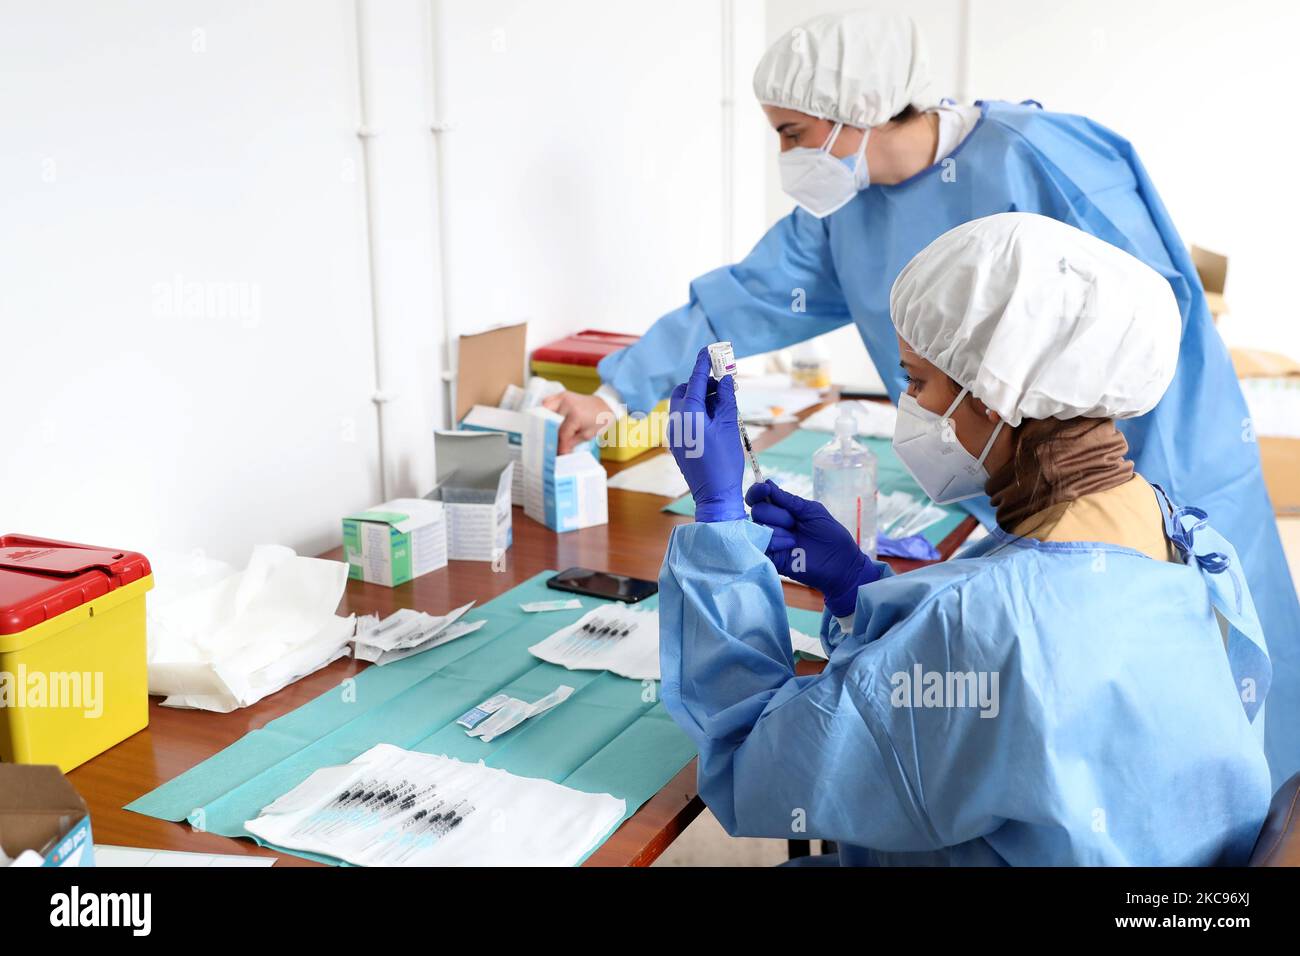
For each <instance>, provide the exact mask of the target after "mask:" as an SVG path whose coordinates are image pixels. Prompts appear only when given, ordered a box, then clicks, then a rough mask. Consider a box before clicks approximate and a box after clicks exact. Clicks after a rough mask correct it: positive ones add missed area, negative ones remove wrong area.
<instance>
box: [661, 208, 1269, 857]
mask: <svg viewBox="0 0 1300 956" xmlns="http://www.w3.org/2000/svg"><path fill="white" fill-rule="evenodd" d="M891 299H892V302H891V305H892V310H893V325H894V326H896V328H897V336H896V338H897V341H898V343H899V346H900V351H901V355H902V362H903V366H904V368H905V369H906V371H907V375H908V386H907V391H906V393H905V394H904V395H903V397H902V398H901V400H900V403H899V425H898V431H897V432H896V434H895V436H894V447H895V449H896V451H897V453H898V455H899V457H900V458H901V459H902V461H903V463H904V464H905V465H907V467H908V468H909V470H911V472H912V473H913V475H914V476H915V477H916V479H917V480H918V482H919V483H920V484H921V486H922V487H923V488H924V489H925V490H926V492H927V493H929V494H930V495H931V496H933V497H935V498H937V499H941V500H952V499H959V498H963V497H965V496H968V495H974V494H979V493H980V492H981V491H988V492H989V493H990V494H991V496H992V500H993V502H994V504H995V507H996V509H997V524H996V526H995V527H994V529H993V531H992V532H991V534H990V535H989V537H988V538H986V539H984V540H983V541H980V542H978V543H977V544H975V545H974V546H972V547H971V548H969V549H967V551H965V552H964V553H963V554H961V555H960V556H959V557H956V558H954V559H952V560H950V561H947V562H943V563H940V564H935V565H931V566H929V567H925V568H921V569H919V570H915V571H909V572H907V573H906V574H900V575H897V576H893V575H892V574H891V573H890V571H889V569H888V568H887V567H886V566H884V565H881V564H877V563H875V562H873V561H871V560H870V559H868V558H867V557H866V556H865V555H864V554H862V552H861V551H860V549H859V548H858V546H857V544H856V543H855V541H854V540H853V538H852V536H851V535H849V533H848V532H847V531H846V530H845V529H844V528H843V527H841V526H840V525H839V523H838V522H836V521H835V520H834V518H832V517H831V516H830V515H829V513H828V512H827V511H826V509H825V507H824V506H822V505H820V504H819V503H817V502H813V501H806V500H804V499H802V498H798V497H796V496H794V495H791V494H788V493H786V492H784V491H782V490H781V489H779V488H778V487H776V486H775V485H774V484H772V483H771V482H765V483H762V484H757V485H754V486H753V487H752V488H751V489H750V492H749V502H750V504H751V505H753V518H754V520H753V521H749V520H746V518H745V511H744V505H743V503H742V501H741V490H740V489H741V482H742V479H743V472H744V463H743V461H742V458H741V452H740V444H739V438H738V434H737V424H736V402H735V386H734V383H733V381H732V379H731V378H730V377H729V376H728V377H726V378H724V379H723V380H722V381H721V382H716V383H715V382H713V381H712V380H711V379H710V377H709V361H708V356H707V354H706V353H704V352H701V353H700V355H699V357H698V359H697V361H696V365H695V369H694V372H693V373H692V375H691V379H690V381H689V382H688V383H687V384H685V385H682V386H679V387H678V388H677V389H676V390H675V391H674V392H673V401H672V412H673V415H672V416H670V421H669V437H670V445H671V446H672V453H673V455H674V457H675V458H676V460H677V462H678V465H679V466H680V467H681V470H682V473H683V474H684V475H685V476H686V479H687V482H688V484H689V485H690V488H691V493H692V495H693V496H694V497H695V505H696V508H695V515H696V522H695V523H694V524H690V525H684V526H681V527H678V528H676V529H674V531H673V534H672V538H671V539H670V541H669V544H668V552H667V554H666V555H665V557H664V564H663V570H662V571H661V573H660V578H659V587H660V601H659V620H660V658H661V666H662V673H663V701H664V705H665V707H667V709H668V712H669V713H670V714H671V715H672V717H673V719H674V720H675V721H676V722H677V723H678V724H679V725H680V726H681V727H682V728H683V729H684V730H685V731H686V732H687V733H688V734H690V736H691V738H692V739H693V740H694V742H695V744H696V745H697V746H698V747H699V751H700V757H699V788H700V795H701V796H702V797H703V798H704V801H705V802H706V803H707V804H708V805H709V807H710V809H712V811H713V812H714V814H715V815H716V816H717V818H718V820H719V822H721V823H722V825H723V826H724V827H725V828H726V829H727V831H728V832H730V833H732V834H735V835H752V836H763V837H785V838H793V837H799V838H821V839H828V840H835V841H837V842H838V843H839V845H840V862H842V863H846V864H859V865H860V864H918V863H944V864H952V865H989V864H1012V865H1040V866H1043V865H1107V864H1117V865H1127V864H1141V865H1190V866H1208V865H1215V864H1224V865H1241V864H1244V863H1245V861H1246V860H1247V859H1248V857H1249V854H1250V851H1251V848H1252V846H1253V844H1254V842H1255V839H1256V836H1257V835H1258V833H1259V828H1260V825H1261V824H1262V822H1263V820H1264V816H1265V814H1266V812H1267V809H1268V804H1269V797H1270V793H1271V787H1270V783H1269V770H1268V765H1267V761H1266V760H1265V757H1264V752H1263V746H1262V741H1261V734H1260V733H1259V727H1258V724H1259V721H1260V720H1261V717H1260V710H1261V708H1262V706H1263V704H1264V698H1265V695H1267V694H1268V690H1269V681H1270V675H1271V667H1270V663H1269V657H1268V652H1267V649H1266V647H1265V644H1264V639H1263V636H1262V635H1261V631H1260V625H1259V620H1258V618H1257V616H1256V613H1255V608H1254V606H1253V604H1252V600H1251V590H1250V588H1249V586H1248V585H1247V584H1246V580H1245V577H1244V576H1243V574H1242V569H1241V565H1240V562H1239V559H1238V552H1237V551H1235V550H1234V549H1233V547H1232V545H1231V544H1230V543H1229V542H1228V541H1226V540H1225V539H1224V538H1222V537H1221V536H1220V535H1219V534H1217V533H1216V531H1215V530H1214V529H1213V527H1212V526H1211V525H1210V524H1209V523H1208V522H1207V521H1206V519H1205V513H1204V512H1203V511H1200V510H1198V509H1197V508H1195V507H1191V506H1190V505H1191V504H1192V503H1187V504H1188V506H1187V507H1179V505H1180V503H1179V502H1177V501H1176V500H1171V499H1170V498H1169V497H1167V496H1166V494H1165V492H1164V491H1163V490H1162V489H1160V488H1158V487H1155V486H1153V485H1152V484H1149V483H1148V482H1147V481H1146V480H1145V479H1144V478H1143V477H1142V475H1140V474H1137V473H1135V472H1134V470H1133V464H1132V462H1131V461H1129V460H1127V459H1126V457H1125V452H1126V445H1125V441H1124V437H1123V435H1122V434H1121V433H1120V432H1119V430H1118V429H1117V428H1116V427H1115V419H1131V418H1133V417H1135V416H1139V415H1143V414H1146V413H1148V412H1149V411H1150V410H1151V408H1152V407H1154V406H1155V405H1156V403H1157V402H1158V401H1159V400H1160V398H1161V396H1162V394H1164V393H1165V390H1166V388H1167V386H1168V385H1169V384H1170V382H1171V380H1173V379H1174V378H1175V374H1174V371H1175V366H1176V364H1177V361H1178V339H1179V331H1180V327H1181V321H1180V316H1179V310H1178V305H1177V303H1176V302H1175V300H1174V296H1173V293H1172V291H1171V290H1170V287H1169V283H1168V282H1167V281H1166V279H1165V277H1163V276H1161V275H1160V274H1159V273H1157V272H1156V271H1154V270H1152V269H1151V268H1149V267H1148V266H1146V265H1144V264H1142V263H1141V262H1139V261H1138V260H1137V259H1135V258H1133V257H1132V256H1130V255H1129V254H1128V253H1126V252H1123V251H1121V250H1119V249H1116V248H1115V247H1114V246H1111V245H1108V244H1107V243H1105V242H1102V241H1101V240H1099V239H1097V238H1095V237H1093V236H1089V235H1087V234H1085V233H1082V232H1080V231H1079V230H1077V229H1074V228H1072V227H1070V226H1066V225H1063V224H1062V223H1059V222H1056V221H1054V220H1051V219H1047V218H1045V217H1042V216H1037V215H1032V214H1027V213H1004V214H1002V215H998V216H991V217H988V218H985V219H980V220H976V221H974V222H970V223H967V224H965V225H962V226H958V227H957V228H956V229H953V230H951V231H950V232H947V233H945V234H944V235H942V236H941V237H939V239H937V240H936V241H935V242H934V243H932V244H931V245H930V246H929V247H927V248H926V249H925V250H924V251H923V252H922V253H921V254H920V255H918V256H917V257H916V258H915V259H914V260H913V261H912V262H911V263H910V264H909V265H908V266H907V267H906V268H905V269H904V270H903V272H902V274H901V275H900V276H899V278H898V281H897V282H896V283H895V284H894V287H893V293H892V297H891ZM687 415H693V416H698V420H697V421H696V422H694V423H692V424H695V425H696V426H697V427H691V428H686V427H682V425H681V422H682V421H683V419H682V416H687ZM700 420H702V425H701V424H700ZM1196 427H1197V425H1196V423H1195V422H1188V423H1187V424H1186V426H1185V428H1184V429H1183V430H1182V431H1181V432H1180V434H1179V436H1178V437H1180V438H1181V437H1183V435H1184V434H1191V433H1194V432H1195V430H1196ZM778 571H780V572H781V573H783V574H786V575H789V576H791V577H793V578H795V579H796V580H799V581H801V582H802V583H804V584H807V585H810V586H812V587H815V588H817V589H818V590H820V591H821V592H822V593H823V595H824V596H825V598H826V614H825V615H824V617H823V624H822V632H821V635H822V643H823V647H824V649H825V651H826V653H827V654H828V656H829V661H828V663H827V665H826V668H825V670H824V671H823V672H822V673H821V674H819V675H817V676H814V677H798V676H796V675H795V670H794V658H793V653H792V650H791V646H790V625H789V619H788V617H787V614H786V607H785V602H784V600H783V598H782V592H781V582H780V579H779V578H778V577H777V572H778Z"/></svg>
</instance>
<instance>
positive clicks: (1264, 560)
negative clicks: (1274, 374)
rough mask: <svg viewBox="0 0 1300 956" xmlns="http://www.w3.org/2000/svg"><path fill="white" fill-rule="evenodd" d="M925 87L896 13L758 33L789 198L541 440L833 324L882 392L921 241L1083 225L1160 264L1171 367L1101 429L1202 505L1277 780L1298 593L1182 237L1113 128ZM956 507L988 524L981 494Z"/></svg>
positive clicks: (1293, 691) (1291, 692)
mask: <svg viewBox="0 0 1300 956" xmlns="http://www.w3.org/2000/svg"><path fill="white" fill-rule="evenodd" d="M930 86H931V84H930V71H929V69H928V64H927V58H926V56H925V52H924V46H923V44H922V42H921V37H920V35H919V32H918V31H917V29H916V27H915V25H914V24H913V23H912V21H911V20H909V19H907V18H906V17H901V16H896V15H890V14H883V13H873V12H870V11H863V10H856V11H845V12H839V13H832V14H827V15H825V16H820V17H816V18H814V19H812V20H809V21H808V22H806V23H803V24H801V25H800V26H798V27H795V28H794V29H792V30H790V31H789V32H788V33H786V34H785V35H784V36H782V37H781V38H779V39H778V40H777V41H776V42H775V43H773V45H772V47H771V49H770V50H768V51H767V53H766V54H765V55H764V56H763V59H762V61H761V62H760V63H759V65H758V67H757V69H756V70H755V72H754V94H755V96H756V97H757V99H758V101H759V103H760V104H762V107H763V111H764V113H765V114H766V115H767V118H768V121H769V122H770V124H771V125H772V127H773V129H774V130H775V131H776V133H777V135H778V139H779V141H780V147H781V155H780V162H781V183H782V186H783V188H784V189H785V191H786V192H787V193H788V194H789V195H790V196H792V197H793V198H794V199H795V201H796V202H797V203H799V207H798V208H796V209H795V210H794V211H793V212H791V213H790V214H789V215H788V216H785V217H784V218H782V219H781V220H780V221H778V222H777V223H776V224H775V225H773V226H772V228H771V229H770V230H769V231H768V233H767V234H766V235H765V236H763V238H762V239H761V240H760V241H759V242H758V244H757V245H756V246H755V247H754V249H753V251H752V252H750V253H749V255H747V256H746V257H745V258H744V259H743V260H742V261H740V262H738V263H736V264H734V265H727V266H723V267H722V268H718V269H715V270H713V271H712V272H708V273H706V274H704V275H702V276H699V277H697V278H696V279H695V280H694V281H692V282H691V285H690V300H689V301H688V302H687V303H686V304H685V305H683V306H682V307H681V308H679V309H675V310H674V311H672V312H669V313H667V314H666V315H664V316H663V317H661V318H660V319H659V320H658V321H657V322H655V323H654V325H653V326H651V327H650V329H649V331H647V332H646V334H645V335H644V336H643V337H642V338H641V340H640V341H638V342H637V343H636V344H634V345H632V346H631V347H629V348H626V349H623V350H621V351H619V352H615V353H614V354H612V355H609V356H607V357H606V358H605V359H604V360H603V361H602V362H601V363H600V366H599V372H600V378H601V381H602V383H603V384H602V387H601V388H600V389H599V390H598V392H597V394H596V395H575V394H572V393H565V394H564V395H561V396H557V397H555V398H553V399H550V400H548V403H547V404H548V405H549V406H550V407H553V408H555V409H556V410H558V411H560V412H562V413H563V414H564V415H565V422H564V424H563V425H562V426H561V430H560V443H561V446H562V447H561V449H560V450H561V451H564V450H566V446H569V445H571V444H572V443H573V442H574V441H575V440H576V439H578V438H590V437H592V436H593V435H594V434H596V431H597V429H598V427H599V426H600V413H602V412H603V413H605V414H606V415H608V414H609V409H610V407H620V406H621V405H626V407H627V408H628V409H630V410H631V411H634V412H648V411H650V409H651V408H652V407H654V405H655V403H656V402H658V401H659V400H660V399H663V398H665V397H667V395H668V393H669V391H671V389H672V387H673V386H674V385H675V384H677V383H678V382H681V381H683V380H684V379H685V378H686V376H687V375H688V374H690V369H691V363H692V362H693V361H694V358H695V353H696V352H697V351H699V349H700V347H701V346H703V345H706V344H708V343H710V342H717V341H722V340H730V341H731V342H732V344H733V346H734V348H735V352H736V355H737V356H741V357H744V356H746V355H756V354H759V353H762V352H767V351H771V350H772V349H779V348H784V347H786V346H790V345H793V344H795V343H797V342H802V341H804V340H806V339H810V338H812V337H813V336H816V335H820V334H822V333H824V332H829V331H831V330H833V329H836V328H838V327H840V326H843V325H846V324H848V323H850V322H851V323H853V324H854V325H856V326H857V329H858V332H859V333H860V334H861V336H862V341H863V343H864V344H865V345H866V349H867V351H868V353H870V355H871V359H872V361H873V363H874V364H875V366H876V369H877V370H878V371H879V373H880V375H881V377H882V378H883V379H884V381H885V386H886V388H887V389H888V390H889V394H890V397H891V398H892V399H893V400H894V401H897V400H898V397H899V389H898V379H897V376H896V375H895V373H894V370H895V368H896V367H897V364H898V358H899V356H898V347H897V344H896V340H895V337H894V329H893V326H892V324H891V323H890V320H889V289H890V286H891V285H892V283H893V282H894V279H895V278H896V277H897V276H898V274H899V272H900V271H901V270H902V268H903V266H904V265H905V264H906V263H907V262H908V260H910V259H911V258H912V257H913V256H915V255H916V254H917V253H918V252H920V251H921V249H923V248H924V247H925V246H926V245H927V244H928V243H930V242H931V241H933V240H934V239H936V238H937V237H938V236H939V235H941V234H942V233H944V232H946V231H947V230H949V229H951V228H953V227H954V226H958V225H960V224H961V223H963V222H968V221H970V220H972V219H978V218H980V217H981V216H988V215H993V214H996V213H1000V212H1010V211H1019V212H1036V213H1041V214H1042V215H1045V216H1051V217H1052V218H1053V219H1059V220H1060V221H1062V222H1066V223H1069V224H1070V225H1072V226H1077V227H1079V228H1080V229H1082V230H1084V231H1085V232H1088V233H1091V234H1092V235H1094V236H1099V237H1100V238H1102V239H1105V240H1106V241H1107V242H1109V243H1111V244H1112V245H1115V246H1118V247H1119V248H1121V249H1123V250H1125V251H1126V252H1129V253H1131V254H1133V255H1134V256H1136V257H1137V258H1139V259H1141V260H1142V261H1143V262H1145V263H1146V264H1147V265H1149V266H1151V267H1152V268H1153V269H1155V270H1156V271H1157V272H1159V273H1160V274H1161V275H1162V276H1164V277H1165V280H1166V282H1168V283H1169V285H1170V287H1171V288H1172V290H1173V293H1174V296H1175V298H1176V299H1177V300H1178V308H1179V312H1180V313H1181V319H1182V332H1181V335H1182V342H1181V349H1180V352H1179V360H1178V367H1177V370H1176V372H1175V373H1174V378H1173V382H1172V383H1171V384H1170V387H1169V388H1168V389H1167V390H1166V392H1165V394H1164V397H1163V399H1162V400H1161V401H1160V403H1159V404H1158V405H1156V406H1155V407H1154V408H1152V409H1149V410H1147V412H1146V413H1145V414H1143V415H1140V416H1137V417H1134V418H1130V419H1127V420H1125V421H1124V422H1123V423H1122V424H1121V426H1120V430H1121V431H1122V432H1123V433H1124V436H1125V438H1126V439H1127V440H1128V443H1129V449H1130V453H1131V455H1132V457H1133V461H1134V463H1135V465H1136V467H1137V469H1138V470H1139V471H1141V472H1142V473H1143V474H1144V475H1146V477H1147V478H1148V479H1150V480H1152V481H1155V482H1158V483H1159V484H1160V485H1162V486H1163V487H1164V488H1165V489H1166V490H1167V491H1168V492H1169V493H1170V495H1171V496H1172V497H1173V498H1174V499H1175V500H1178V501H1191V502H1195V503H1196V504H1198V505H1199V506H1200V507H1202V508H1205V509H1206V510H1207V511H1209V512H1210V513H1211V514H1213V515H1214V516H1215V522H1216V526H1217V527H1218V528H1219V530H1220V531H1221V532H1222V533H1223V534H1224V535H1225V536H1227V537H1228V539H1229V540H1231V541H1232V543H1233V544H1234V545H1235V546H1236V547H1237V549H1238V551H1239V553H1240V555H1241V558H1242V561H1243V562H1244V564H1245V568H1246V577H1247V579H1248V580H1249V581H1250V583H1251V586H1252V587H1253V588H1254V591H1255V597H1256V600H1257V601H1258V602H1259V616H1260V620H1261V621H1263V623H1264V627H1265V630H1266V632H1267V633H1268V635H1269V641H1270V644H1271V645H1272V651H1273V658H1274V664H1275V666H1276V668H1277V680H1276V682H1275V686H1274V693H1273V696H1272V698H1271V700H1270V701H1269V704H1268V707H1267V714H1266V724H1267V727H1266V731H1267V741H1266V743H1267V748H1266V752H1267V753H1268V756H1269V760H1270V762H1271V764H1272V769H1273V774H1274V778H1273V779H1274V785H1275V786H1276V785H1279V784H1280V783H1281V782H1282V781H1283V780H1285V779H1286V778H1287V777H1289V776H1290V775H1291V774H1292V773H1294V772H1295V771H1297V770H1300V603H1297V600H1296V592H1295V586H1294V584H1293V583H1292V580H1291V574H1290V572H1289V570H1288V569H1287V563H1286V556H1285V554H1284V553H1283V550H1282V543H1281V539H1280V538H1279V536H1278V531H1277V522H1276V519H1275V517H1274V515H1273V508H1272V506H1271V505H1270V504H1269V499H1268V492H1267V490H1266V488H1265V486H1264V479H1263V472H1262V470H1261V468H1260V459H1259V447H1258V445H1257V443H1256V442H1255V439H1254V432H1253V430H1252V429H1251V427H1250V412H1249V411H1248V409H1247V407H1246V402H1245V399H1244V398H1243V397H1242V393H1241V388H1240V386H1239V385H1238V383H1237V377H1236V375H1235V373H1234V372H1233V368H1232V363H1231V361H1230V360H1229V358H1228V351H1227V349H1226V348H1225V347H1224V345H1223V342H1222V341H1221V340H1220V338H1219V335H1218V333H1217V332H1216V331H1215V329H1214V324H1213V321H1212V320H1211V317H1210V312H1209V309H1208V308H1207V306H1206V304H1205V296H1204V293H1203V292H1202V290H1201V284H1200V282H1199V280H1198V279H1197V277H1196V270H1195V268H1194V267H1193V265H1192V262H1191V258H1190V256H1189V255H1188V252H1187V248H1186V247H1185V245H1184V244H1183V241H1182V239H1181V238H1180V237H1179V235H1178V231H1177V230H1176V229H1175V228H1174V225H1173V222H1172V221H1171V220H1170V217H1169V214H1168V213H1167V212H1166V211H1165V208H1164V205H1163V203H1162V202H1161V200H1160V196H1159V193H1158V192H1157V191H1156V188H1155V184H1154V183H1152V182H1151V179H1150V178H1149V177H1148V176H1147V173H1146V170H1145V169H1144V168H1143V166H1142V163H1141V161H1140V160H1139V159H1138V156H1137V153H1136V151H1135V150H1134V148H1133V147H1132V145H1131V144H1130V143H1129V142H1127V141H1126V140H1125V139H1124V138H1122V137H1120V136H1118V135H1116V134H1115V133H1113V132H1112V131H1110V130H1108V129H1106V128H1105V127H1103V126H1100V125H1099V124H1097V123H1095V122H1093V121H1092V120H1090V119H1088V118H1087V117H1084V116H1071V115H1068V114H1064V113H1052V112H1048V111H1046V110H1043V109H1041V108H1040V107H1039V106H1038V105H1037V104H1034V103H1025V104H1015V103H1001V102H979V103H976V104H974V105H969V104H951V103H948V104H936V103H935V97H934V96H933V95H931V89H930ZM1137 92H1138V94H1139V95H1140V91H1137ZM1152 105H1153V108H1158V105H1157V104H1152ZM1193 142H1194V140H1189V148H1191V149H1194V148H1195V147H1194V146H1193V145H1191V144H1192V143H1193ZM602 397H603V398H604V399H606V400H607V401H608V403H609V404H606V402H605V401H602ZM962 507H963V508H966V509H967V510H969V511H970V512H971V513H972V514H974V515H975V516H976V517H977V518H979V519H980V521H981V522H983V523H984V525H985V526H986V527H989V526H992V525H993V523H994V517H993V510H992V507H991V506H990V504H989V501H988V499H987V498H985V497H984V496H983V495H980V496H977V497H975V498H971V499H969V500H967V501H965V502H964V503H963V504H962Z"/></svg>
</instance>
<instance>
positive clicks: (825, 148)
mask: <svg viewBox="0 0 1300 956" xmlns="http://www.w3.org/2000/svg"><path fill="white" fill-rule="evenodd" d="M843 128H844V124H843V123H836V124H835V128H834V129H833V130H831V135H830V137H829V138H828V139H827V140H826V142H825V143H823V144H822V146H821V148H820V149H813V148H812V147H811V146H796V147H794V148H793V149H787V150H786V151H785V152H783V153H782V154H781V155H780V157H779V162H780V164H781V188H782V189H783V190H785V192H786V194H787V195H788V196H790V198H792V199H793V200H794V201H795V202H797V203H798V204H799V205H800V206H802V207H803V208H804V209H806V210H808V211H809V212H810V213H812V214H813V215H814V216H816V217H817V218H818V219H825V218H826V217H827V216H829V215H830V214H831V213H833V212H835V211H836V210H838V209H840V208H841V207H843V206H844V205H845V204H846V203H847V202H848V201H849V200H850V199H852V198H853V197H854V196H856V195H857V194H858V190H860V189H866V188H867V186H868V185H870V183H871V174H870V173H869V172H868V171H867V137H868V135H869V134H870V133H871V130H870V129H864V130H863V131H862V145H861V146H859V147H858V150H857V152H856V153H854V154H853V155H852V156H846V157H844V158H843V159H841V158H839V157H838V156H832V155H831V146H833V145H834V144H835V140H836V138H837V137H838V136H839V135H840V130H842V129H843Z"/></svg>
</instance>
